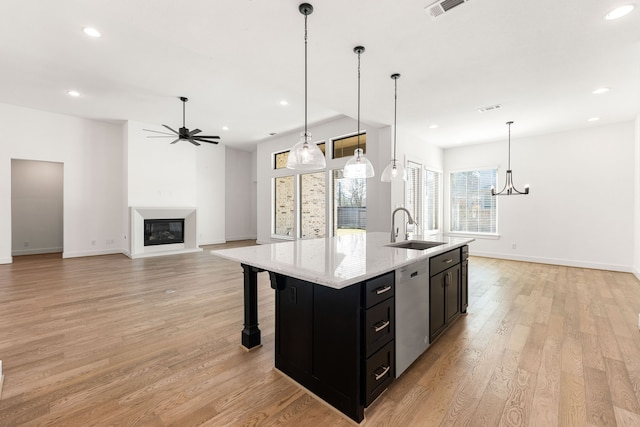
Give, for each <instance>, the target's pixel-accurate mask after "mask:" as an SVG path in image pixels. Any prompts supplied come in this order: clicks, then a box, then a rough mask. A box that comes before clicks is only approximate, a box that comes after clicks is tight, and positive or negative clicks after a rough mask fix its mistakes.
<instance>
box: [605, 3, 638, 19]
mask: <svg viewBox="0 0 640 427" xmlns="http://www.w3.org/2000/svg"><path fill="white" fill-rule="evenodd" d="M633 8H634V6H633V5H632V4H627V5H624V6H620V7H617V8H615V9H613V10H612V11H611V12H609V13H607V14H606V15H605V16H604V19H606V20H607V21H611V20H613V19H618V18H622V17H623V16H625V15H628V14H629V13H631V11H632V10H633Z"/></svg>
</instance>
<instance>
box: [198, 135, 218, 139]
mask: <svg viewBox="0 0 640 427" xmlns="http://www.w3.org/2000/svg"><path fill="white" fill-rule="evenodd" d="M198 138H210V139H220V137H219V136H212V135H198Z"/></svg>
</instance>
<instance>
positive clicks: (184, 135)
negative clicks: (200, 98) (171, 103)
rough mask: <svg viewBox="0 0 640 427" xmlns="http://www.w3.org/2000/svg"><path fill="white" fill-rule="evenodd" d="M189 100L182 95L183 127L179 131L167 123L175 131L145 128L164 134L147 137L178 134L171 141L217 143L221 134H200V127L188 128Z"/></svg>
mask: <svg viewBox="0 0 640 427" xmlns="http://www.w3.org/2000/svg"><path fill="white" fill-rule="evenodd" d="M188 100H189V99H188V98H185V97H184V96H181V97H180V101H182V127H181V128H179V131H178V132H176V131H175V130H174V129H172V128H170V127H169V126H167V125H162V126H164V127H165V128H167V129H169V130H170V131H171V132H173V133H168V132H161V131H158V130H152V129H143V130H146V131H147V132H154V133H160V134H162V135H154V136H148V137H147V138H175V137H176V136H177V137H178V138H176V139H175V140H174V141H171V144H175V143H176V142H178V141H189V142H190V143H192V144H193V145H200V142H208V143H210V144H217V143H218V141H216V140H217V139H220V137H219V136H210V135H198V134H199V133H200V132H202V131H201V130H200V129H194V130H192V131H190V130H189V129H187V127H186V125H185V105H186V103H187V101H188ZM198 141H199V142H198Z"/></svg>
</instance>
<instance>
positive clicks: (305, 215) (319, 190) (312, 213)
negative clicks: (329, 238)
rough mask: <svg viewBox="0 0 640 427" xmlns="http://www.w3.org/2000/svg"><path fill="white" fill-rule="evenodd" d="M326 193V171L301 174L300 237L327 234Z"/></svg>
mask: <svg viewBox="0 0 640 427" xmlns="http://www.w3.org/2000/svg"><path fill="white" fill-rule="evenodd" d="M325 193H326V191H325V172H314V173H305V174H302V175H300V228H301V235H300V237H302V238H303V239H305V238H315V237H324V236H325V234H326V230H327V225H326V215H327V213H326V210H325V206H326V194H325Z"/></svg>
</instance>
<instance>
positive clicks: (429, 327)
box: [212, 233, 473, 422]
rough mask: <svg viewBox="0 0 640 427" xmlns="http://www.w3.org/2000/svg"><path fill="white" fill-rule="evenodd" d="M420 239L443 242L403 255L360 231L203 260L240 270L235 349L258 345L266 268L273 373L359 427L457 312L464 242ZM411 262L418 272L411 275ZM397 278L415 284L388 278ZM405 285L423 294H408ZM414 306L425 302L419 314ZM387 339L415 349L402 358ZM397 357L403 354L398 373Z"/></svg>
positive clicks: (384, 238) (384, 236)
mask: <svg viewBox="0 0 640 427" xmlns="http://www.w3.org/2000/svg"><path fill="white" fill-rule="evenodd" d="M429 240H430V241H437V242H441V243H442V244H440V245H438V246H434V247H431V248H428V249H421V250H419V249H405V248H401V247H398V246H392V245H393V244H390V243H389V234H388V233H362V234H354V235H348V236H337V237H330V238H325V239H312V240H297V241H291V242H283V243H276V244H270V245H258V246H249V247H243V248H234V249H226V250H218V251H213V252H212V253H213V254H214V255H218V256H221V257H224V258H227V259H230V260H233V261H238V262H240V263H241V265H242V268H243V270H244V300H245V301H244V303H245V316H244V329H243V331H242V345H243V346H244V347H246V348H247V349H253V348H255V347H258V346H259V345H260V340H261V337H260V330H259V328H258V313H257V274H258V273H259V272H262V271H266V272H268V274H269V276H270V280H271V287H272V288H273V289H274V290H275V292H276V333H275V335H276V336H275V340H276V342H275V348H276V351H275V353H276V354H275V366H276V368H277V369H279V370H280V371H282V372H283V373H285V374H286V375H288V376H289V377H291V378H293V379H294V380H295V381H297V382H298V383H300V384H301V385H303V386H304V387H306V388H307V389H309V390H310V391H311V392H313V393H315V394H316V395H318V396H319V397H320V398H322V399H324V400H325V401H326V402H327V403H329V404H331V405H332V406H333V407H335V408H336V409H338V410H340V411H341V412H343V413H344V414H346V415H347V416H349V417H350V418H351V419H353V420H355V421H356V422H360V421H362V420H363V418H364V408H365V407H367V406H369V405H370V404H371V403H372V402H373V401H374V400H375V398H376V397H377V396H379V395H380V393H382V392H383V391H384V390H385V389H386V388H387V387H388V386H389V384H390V383H391V382H392V381H393V380H394V378H396V376H397V375H400V373H401V371H403V370H404V369H406V367H408V365H410V364H411V362H412V361H413V360H415V358H417V357H418V356H419V355H420V353H421V352H422V351H424V349H426V347H427V346H428V345H429V344H430V343H431V342H432V341H433V339H435V338H436V337H437V336H438V335H439V334H440V333H442V331H443V330H445V329H446V328H447V327H448V326H449V325H450V324H451V323H452V322H453V321H455V319H456V318H457V316H458V315H459V314H460V312H463V311H465V310H466V277H467V275H466V254H468V251H467V250H466V248H467V246H466V245H467V244H468V243H469V242H471V241H473V239H468V238H453V237H445V236H442V235H438V236H430V237H429ZM398 244H400V245H402V244H403V242H398ZM417 265H426V267H424V268H422V267H421V268H422V270H421V272H420V273H418V270H417V269H416V271H415V272H414V271H413V266H417ZM425 269H426V270H427V271H424V270H425ZM429 269H431V270H432V271H433V272H434V274H433V275H431V274H429ZM436 272H437V273H436ZM405 276H406V277H408V278H410V279H413V280H414V282H415V283H414V284H410V283H409V282H408V281H407V282H405V281H404V280H400V281H397V280H396V278H397V277H398V278H402V277H405ZM418 276H420V277H421V280H420V281H419V282H417V281H416V280H415V279H416V278H417V277H418ZM405 283H406V284H405ZM410 287H412V288H415V289H416V292H418V293H420V294H421V295H423V297H418V296H417V295H418V294H415V295H414V294H412V293H407V292H408V290H409V288H410ZM403 295H404V296H403ZM440 298H442V301H440ZM414 302H418V303H420V304H422V305H423V306H424V304H427V307H426V311H427V312H426V313H425V312H424V310H423V309H422V308H415V307H418V306H417V305H415V304H413V303H414ZM434 303H437V304H438V306H436V307H435V309H434V308H430V306H432V305H433V304H434ZM407 304H408V305H407ZM398 307H399V308H400V309H401V313H399V314H398V320H400V319H407V320H405V323H406V322H411V323H412V324H411V325H409V324H407V325H403V324H398V323H397V321H396V313H397V308H398ZM413 312H416V313H413ZM434 313H435V314H436V316H435V317H434ZM407 314H408V315H409V316H408V317H407V316H406V315H407ZM414 314H415V315H416V316H414ZM415 319H422V320H415ZM416 323H417V324H419V325H418V326H420V328H418V329H415V328H413V326H415V325H413V324H416ZM399 329H400V330H399ZM405 329H411V331H410V332H409V333H405ZM396 336H398V338H399V339H400V340H401V341H402V340H404V342H406V341H420V342H418V343H415V344H417V345H413V344H414V343H413V342H410V344H411V346H412V347H415V348H413V349H412V350H411V351H408V352H407V351H406V347H405V344H401V345H400V344H399V343H397V342H396ZM399 345H400V347H399V348H398V346H399ZM396 353H398V354H400V355H403V367H402V369H401V371H400V372H398V373H396Z"/></svg>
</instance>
